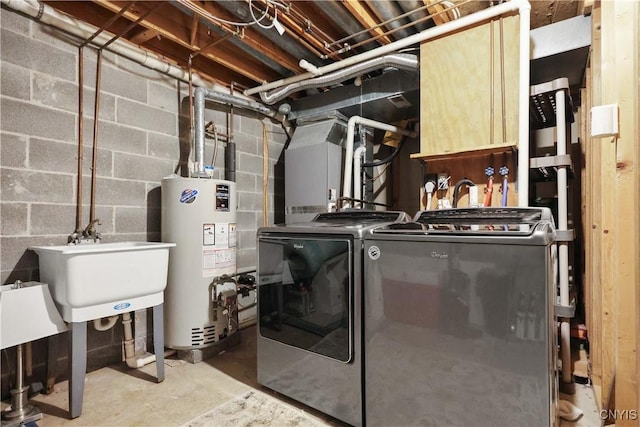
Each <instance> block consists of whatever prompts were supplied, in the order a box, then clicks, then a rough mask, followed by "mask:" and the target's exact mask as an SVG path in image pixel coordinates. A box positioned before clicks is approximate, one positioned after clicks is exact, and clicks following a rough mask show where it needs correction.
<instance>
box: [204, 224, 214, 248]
mask: <svg viewBox="0 0 640 427" xmlns="http://www.w3.org/2000/svg"><path fill="white" fill-rule="evenodd" d="M202 244H203V245H204V246H211V245H215V244H216V225H215V224H202Z"/></svg>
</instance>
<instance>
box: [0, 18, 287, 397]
mask: <svg viewBox="0 0 640 427" xmlns="http://www.w3.org/2000/svg"><path fill="white" fill-rule="evenodd" d="M0 21H1V22H0V29H1V35H0V37H1V41H2V43H1V44H0V75H1V82H0V176H1V180H0V183H1V184H0V280H1V283H2V284H7V283H13V282H14V281H15V280H22V281H28V280H38V278H39V275H38V259H37V256H36V255H35V253H33V252H32V251H29V250H28V247H29V246H32V245H60V244H66V242H67V236H68V235H69V234H70V233H71V232H72V231H74V228H75V212H76V198H77V196H76V195H77V187H78V186H77V151H78V99H79V98H78V96H79V91H78V79H79V77H78V74H79V73H78V48H77V41H74V40H72V39H70V38H69V37H68V36H66V35H64V34H63V33H60V32H59V31H58V30H56V29H52V28H50V27H47V26H43V25H41V24H39V23H37V22H35V21H32V20H31V19H29V18H26V17H23V16H21V15H19V14H17V13H15V12H13V11H11V10H10V9H5V8H4V6H3V8H2V9H1V10H0ZM95 75H96V53H95V51H94V50H93V49H89V48H85V49H84V97H83V109H84V117H83V127H84V131H83V146H84V156H83V179H82V187H83V192H82V196H83V202H84V203H83V218H82V221H81V222H82V226H83V227H84V226H86V225H87V223H88V218H89V201H90V184H91V179H90V175H91V161H92V143H93V130H94V123H93V121H94V97H95ZM187 94H188V88H187V85H186V84H185V83H182V82H179V81H177V80H175V79H173V78H170V77H168V76H165V75H163V74H160V73H158V72H156V71H152V70H149V69H146V68H144V67H142V66H141V65H139V64H137V63H134V62H132V61H129V60H128V59H126V58H123V57H119V56H117V55H114V54H112V53H110V52H105V53H104V54H103V63H102V79H101V94H100V107H99V121H98V124H99V126H98V138H97V141H98V151H97V162H96V174H97V185H96V217H97V218H99V219H100V220H101V225H100V226H98V230H99V231H100V232H101V233H102V236H103V241H106V242H109V241H124V240H138V241H159V240H160V203H161V194H160V181H161V179H162V177H164V176H167V175H169V174H172V173H174V172H176V171H180V170H181V169H180V166H181V162H182V163H184V158H185V156H184V152H185V146H186V147H188V146H189V142H188V138H186V137H185V135H188V119H185V116H184V115H181V111H188V110H187V109H186V108H184V107H183V106H184V105H188V104H186V103H185V101H184V98H185V96H186V95H187ZM227 111H228V109H227V107H224V106H221V105H218V104H207V110H206V112H205V118H206V120H207V121H208V120H211V121H213V122H214V123H215V124H216V127H217V129H218V131H219V132H221V133H223V134H226V133H228V129H227V128H228V123H227V120H228V115H227ZM235 113H237V115H235V116H234V117H235V119H234V126H233V133H234V137H235V141H236V143H237V156H236V157H237V172H236V174H237V182H238V201H239V203H238V230H239V243H238V244H239V246H238V260H237V261H238V262H237V264H238V267H239V268H249V267H252V266H255V259H256V254H255V249H256V229H257V227H258V226H260V225H262V176H263V173H262V152H263V147H262V144H263V126H266V129H267V134H268V147H269V159H270V160H269V171H270V172H269V175H270V176H269V178H270V179H269V195H268V198H269V221H270V223H273V221H274V218H277V216H275V217H274V211H276V210H277V209H278V206H280V205H283V203H282V199H281V196H280V195H276V196H274V188H278V186H280V187H281V184H280V183H281V181H282V177H281V176H278V177H277V179H276V175H277V173H275V172H274V171H276V163H277V162H278V161H279V159H281V157H282V149H283V147H284V144H285V142H286V135H285V133H284V131H283V130H282V129H281V127H280V126H279V124H275V123H272V122H271V121H269V120H266V119H263V118H262V117H258V116H256V115H255V114H252V113H248V112H243V111H240V110H239V109H237V108H236V109H235ZM213 145H214V144H213V141H212V140H207V145H206V152H205V155H206V157H207V158H211V156H212V154H213V148H214V146H213ZM224 145H225V144H224V143H223V141H221V142H220V144H219V147H218V153H217V159H216V165H215V166H216V170H215V177H216V178H224V149H225V147H224ZM181 155H182V157H181ZM181 159H182V160H181ZM149 317H150V316H149ZM21 320H22V319H16V325H18V324H19V322H20V321H21ZM88 329H89V337H88V349H89V354H88V363H89V369H90V370H92V369H96V368H99V367H102V366H106V365H109V364H111V363H116V362H118V361H120V360H121V344H120V343H121V340H122V332H121V329H122V327H121V326H120V324H118V325H117V326H116V327H115V328H113V329H111V330H110V331H107V332H97V331H95V330H93V328H92V327H91V326H89V328H88ZM148 333H149V335H151V333H152V329H151V328H149V331H148ZM59 338H60V339H61V341H62V343H61V345H60V367H61V369H62V370H61V374H62V375H61V377H62V378H64V377H65V376H66V368H65V367H66V365H65V362H64V358H65V357H66V347H67V346H66V343H67V342H68V341H67V340H68V338H67V337H66V334H61V335H60V336H59ZM33 345H34V350H33V354H34V365H35V373H34V376H36V377H38V376H39V377H40V381H44V376H43V375H44V361H45V360H46V339H43V340H39V341H37V342H35V343H34V344H33ZM10 353H11V352H10ZM11 354H13V353H11ZM10 360H13V356H10ZM12 369H15V364H14V362H11V363H8V364H7V363H3V364H2V397H3V398H5V397H6V396H7V392H8V389H9V383H10V381H6V379H7V376H8V375H9V373H11V374H12V375H13V374H14V373H13V371H12Z"/></svg>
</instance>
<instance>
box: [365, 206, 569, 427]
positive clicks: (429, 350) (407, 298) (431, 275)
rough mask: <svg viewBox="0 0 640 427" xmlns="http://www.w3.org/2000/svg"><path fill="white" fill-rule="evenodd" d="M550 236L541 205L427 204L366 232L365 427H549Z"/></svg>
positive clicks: (552, 353)
mask: <svg viewBox="0 0 640 427" xmlns="http://www.w3.org/2000/svg"><path fill="white" fill-rule="evenodd" d="M554 238H555V229H554V225H553V219H552V217H551V212H550V211H549V210H548V209H538V208H481V209H451V210H441V211H425V212H419V213H418V214H417V215H416V217H415V218H414V222H412V223H408V224H392V225H384V226H380V227H376V228H374V229H372V230H370V232H369V233H368V235H367V236H366V238H365V246H364V254H365V255H364V258H365V260H364V261H365V262H364V279H365V283H366V287H365V292H364V305H363V310H364V354H365V367H366V369H365V378H364V380H365V381H364V383H365V390H364V394H365V402H364V404H365V408H366V411H365V417H366V422H367V424H368V425H370V426H390V425H402V426H411V425H443V426H470V425H478V426H480V425H482V426H507V425H512V426H515V425H517V426H535V427H539V426H543V425H548V426H554V425H556V423H557V416H556V407H557V396H558V391H557V379H556V369H555V368H556V361H557V354H556V352H557V350H556V339H557V338H556V326H555V317H554V303H555V295H556V281H555V273H554V271H555V268H554V263H555V261H554V260H555V251H554Z"/></svg>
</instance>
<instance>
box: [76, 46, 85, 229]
mask: <svg viewBox="0 0 640 427" xmlns="http://www.w3.org/2000/svg"><path fill="white" fill-rule="evenodd" d="M83 50H84V49H83V47H82V46H80V47H79V48H78V185H77V187H78V188H77V191H78V194H76V203H77V204H76V230H75V231H76V232H77V233H79V232H81V231H82V162H83V160H84V144H83V141H82V138H83V133H84V105H83V104H84V95H83V94H84V52H83Z"/></svg>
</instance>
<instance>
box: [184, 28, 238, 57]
mask: <svg viewBox="0 0 640 427" xmlns="http://www.w3.org/2000/svg"><path fill="white" fill-rule="evenodd" d="M232 36H233V33H227V34H225V35H224V36H222V37H221V38H219V39H217V40H214V41H212V42H211V43H209V44H208V45H206V46H205V47H203V48H202V49H200V50H197V51H195V52H194V53H192V54H190V55H189V61H191V59H192V58H195V57H196V56H198V55H202V54H203V53H204V52H206V51H207V50H208V49H211V48H212V47H213V46H215V45H217V44H218V43H222V42H223V41H225V40H227V39H228V38H229V37H232Z"/></svg>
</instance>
